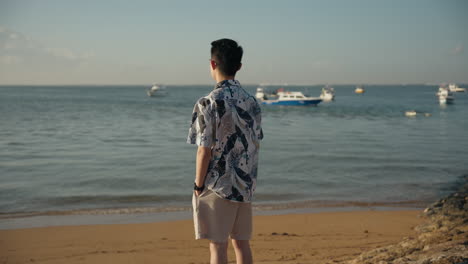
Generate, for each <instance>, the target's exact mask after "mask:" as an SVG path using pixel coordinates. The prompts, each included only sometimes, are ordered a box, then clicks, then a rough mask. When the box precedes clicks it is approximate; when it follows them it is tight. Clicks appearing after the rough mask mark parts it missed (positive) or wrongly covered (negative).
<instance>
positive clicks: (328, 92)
mask: <svg viewBox="0 0 468 264" xmlns="http://www.w3.org/2000/svg"><path fill="white" fill-rule="evenodd" d="M320 99H322V100H323V101H324V102H328V101H333V100H335V89H333V87H329V86H328V85H327V86H325V87H323V88H322V93H321V94H320Z"/></svg>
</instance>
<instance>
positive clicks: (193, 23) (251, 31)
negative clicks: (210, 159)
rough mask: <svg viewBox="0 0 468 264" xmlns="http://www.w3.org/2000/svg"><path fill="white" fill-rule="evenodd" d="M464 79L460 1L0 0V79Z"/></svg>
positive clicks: (467, 7)
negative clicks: (218, 52)
mask: <svg viewBox="0 0 468 264" xmlns="http://www.w3.org/2000/svg"><path fill="white" fill-rule="evenodd" d="M220 38H231V39H234V40H236V41H238V43H239V44H240V45H241V46H242V47H243V48H244V57H243V60H242V63H243V67H242V69H241V70H240V71H239V72H238V74H237V76H236V77H237V79H239V80H240V81H241V82H242V83H246V84H260V83H263V84H285V83H288V84H299V85H301V84H302V85H304V84H337V85H338V84H412V83H431V84H439V83H448V82H456V83H468V50H467V49H468V1H465V0H439V1H433V0H411V1H408V0H393V1H384V0H354V1H347V0H341V1H338V0H323V1H313V0H304V1H299V0H297V1H296V0H290V1H275V0H257V1H249V0H245V1H244V0H237V1H222V0H218V1H207V0H206V1H205V0H199V1H190V0H187V1H179V0H171V1H158V0H153V1H140V0H134V1H119V0H116V1H103V0H101V1H98V0H93V1H91V0H81V1H71V0H55V1H54V0H42V1H34V0H29V1H26V0H12V1H9V0H0V85H2V84H3V85H9V84H19V85H23V84H25V85H31V84H38V85H44V84H53V85H61V84H76V85H82V84H99V85H101V84H102V85H105V84H120V85H127V84H138V85H139V84H144V85H145V84H151V83H162V84H168V85H178V84H179V85H186V84H210V83H213V80H212V79H211V76H210V74H209V61H208V59H209V58H210V52H209V50H210V42H211V41H213V40H216V39H220Z"/></svg>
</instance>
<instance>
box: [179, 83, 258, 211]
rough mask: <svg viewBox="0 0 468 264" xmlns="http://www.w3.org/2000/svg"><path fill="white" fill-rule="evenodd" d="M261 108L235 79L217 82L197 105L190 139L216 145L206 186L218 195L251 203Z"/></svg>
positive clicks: (202, 143) (209, 145) (199, 142)
mask: <svg viewBox="0 0 468 264" xmlns="http://www.w3.org/2000/svg"><path fill="white" fill-rule="evenodd" d="M260 123H261V110H260V106H259V105H258V103H257V101H256V99H255V98H254V97H253V96H251V95H250V94H249V93H248V92H246V91H245V90H244V89H243V88H242V87H241V86H240V84H239V82H238V81H235V80H225V81H222V82H220V83H218V84H217V86H216V87H215V89H214V90H213V91H212V92H211V93H210V94H209V95H208V96H206V97H203V98H200V99H199V100H198V102H197V103H196V104H195V108H194V112H193V116H192V126H191V129H190V133H189V138H188V141H189V142H190V143H192V144H195V143H196V144H198V145H201V146H205V147H211V148H212V158H211V160H210V164H209V167H208V171H207V175H206V181H205V185H206V187H207V188H208V189H210V190H212V191H214V192H215V193H216V194H217V195H218V196H220V197H222V198H225V199H228V200H233V201H238V202H250V201H251V200H252V196H253V192H254V190H255V185H256V180H257V166H258V146H259V140H261V139H262V138H263V133H262V129H261V127H260Z"/></svg>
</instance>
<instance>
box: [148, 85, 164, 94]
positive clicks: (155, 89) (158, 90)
mask: <svg viewBox="0 0 468 264" xmlns="http://www.w3.org/2000/svg"><path fill="white" fill-rule="evenodd" d="M146 94H147V95H148V96H149V97H154V96H158V95H165V94H166V87H164V86H162V85H157V84H153V86H152V87H151V89H148V90H146Z"/></svg>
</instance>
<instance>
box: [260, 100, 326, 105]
mask: <svg viewBox="0 0 468 264" xmlns="http://www.w3.org/2000/svg"><path fill="white" fill-rule="evenodd" d="M320 102H322V99H311V100H281V101H280V100H263V101H262V104H264V105H318V104H319V103H320Z"/></svg>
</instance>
